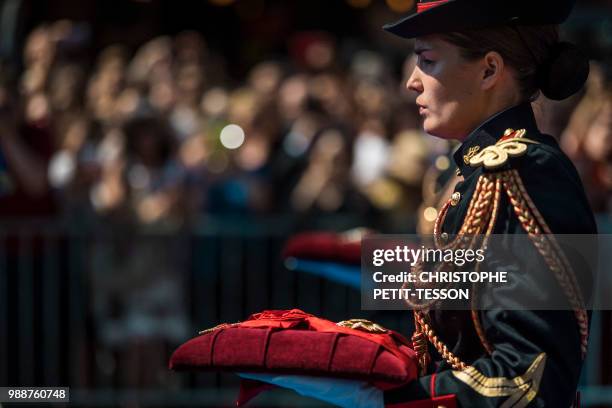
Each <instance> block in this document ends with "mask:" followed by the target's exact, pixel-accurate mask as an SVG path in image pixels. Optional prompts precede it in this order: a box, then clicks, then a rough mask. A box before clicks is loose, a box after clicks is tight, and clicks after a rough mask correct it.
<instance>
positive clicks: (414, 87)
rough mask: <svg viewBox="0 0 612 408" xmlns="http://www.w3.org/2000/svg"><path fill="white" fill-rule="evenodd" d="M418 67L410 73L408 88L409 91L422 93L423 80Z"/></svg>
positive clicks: (407, 82)
mask: <svg viewBox="0 0 612 408" xmlns="http://www.w3.org/2000/svg"><path fill="white" fill-rule="evenodd" d="M418 70H419V69H418V68H417V67H415V68H414V69H413V70H412V74H410V78H408V81H406V88H408V90H409V91H413V92H416V93H422V92H423V82H422V81H421V78H420V77H419V74H418Z"/></svg>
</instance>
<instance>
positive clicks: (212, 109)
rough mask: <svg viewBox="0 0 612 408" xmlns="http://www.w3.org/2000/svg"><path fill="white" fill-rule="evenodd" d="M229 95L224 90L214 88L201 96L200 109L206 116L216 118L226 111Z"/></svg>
mask: <svg viewBox="0 0 612 408" xmlns="http://www.w3.org/2000/svg"><path fill="white" fill-rule="evenodd" d="M228 103H229V95H228V93H227V91H226V90H225V89H224V88H221V87H215V88H212V89H210V90H208V91H206V92H205V93H204V95H203V96H202V103H201V109H202V112H203V113H204V114H205V115H206V116H210V117H218V116H221V115H223V114H225V112H226V111H227V107H228Z"/></svg>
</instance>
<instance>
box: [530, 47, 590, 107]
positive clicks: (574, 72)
mask: <svg viewBox="0 0 612 408" xmlns="http://www.w3.org/2000/svg"><path fill="white" fill-rule="evenodd" d="M537 76H538V87H539V88H540V90H541V91H542V93H543V94H544V96H546V97H547V98H549V99H553V100H556V101H560V100H561V99H565V98H567V97H569V96H571V95H573V94H575V93H576V92H578V91H579V90H580V88H582V86H583V85H584V82H585V81H586V80H587V77H588V76H589V60H588V59H587V58H586V56H585V55H584V54H583V53H582V52H581V51H580V50H579V49H578V48H577V47H576V46H575V45H573V44H571V43H568V42H559V43H557V44H556V45H555V46H554V47H553V49H552V50H551V52H550V57H549V59H548V60H547V61H546V62H545V63H543V64H542V65H541V66H540V67H539V68H538V73H537Z"/></svg>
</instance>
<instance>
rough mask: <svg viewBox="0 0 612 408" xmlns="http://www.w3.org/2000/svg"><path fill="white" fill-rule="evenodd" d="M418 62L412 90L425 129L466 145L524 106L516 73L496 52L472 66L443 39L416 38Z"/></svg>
mask: <svg viewBox="0 0 612 408" xmlns="http://www.w3.org/2000/svg"><path fill="white" fill-rule="evenodd" d="M415 53H416V54H417V57H418V59H417V63H416V66H415V68H414V71H413V72H412V75H411V76H410V78H409V79H408V81H407V83H406V87H407V88H408V89H409V90H410V91H413V92H416V93H417V97H416V103H417V105H418V106H419V114H420V115H421V117H422V118H423V129H424V130H425V132H427V133H429V134H430V135H433V136H438V137H441V138H444V139H456V140H460V141H461V140H464V139H465V138H466V137H467V136H468V135H469V134H470V133H471V132H472V131H473V130H474V129H476V128H477V127H478V126H479V125H480V124H482V123H483V122H485V121H486V120H487V119H488V118H490V117H491V116H493V115H495V114H496V113H498V112H501V111H503V110H505V109H507V108H509V107H512V106H514V105H517V104H519V103H520V102H521V96H520V92H519V87H518V83H517V82H516V80H515V79H514V76H513V70H512V69H511V68H510V67H508V66H507V65H505V64H504V60H503V58H502V56H501V55H500V54H499V53H497V52H494V51H491V52H488V53H487V54H486V55H484V56H483V57H482V58H479V59H477V60H475V61H469V60H467V59H465V58H463V57H462V56H461V54H460V49H459V48H458V47H456V46H454V45H452V44H450V43H448V42H446V41H444V40H442V39H441V38H439V37H437V36H434V35H432V36H425V37H420V38H417V39H416V43H415Z"/></svg>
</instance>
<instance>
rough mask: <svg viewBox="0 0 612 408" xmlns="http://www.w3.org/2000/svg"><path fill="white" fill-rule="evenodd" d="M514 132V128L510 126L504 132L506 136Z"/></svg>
mask: <svg viewBox="0 0 612 408" xmlns="http://www.w3.org/2000/svg"><path fill="white" fill-rule="evenodd" d="M512 133H514V129H512V128H508V129H506V131H505V132H504V136H508V135H510V134H512Z"/></svg>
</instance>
